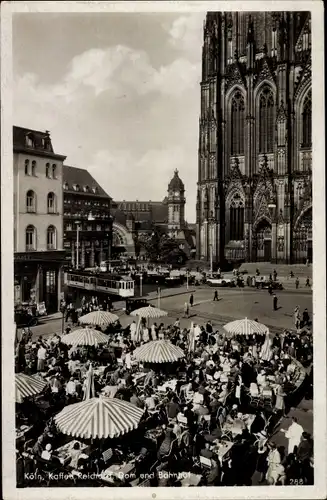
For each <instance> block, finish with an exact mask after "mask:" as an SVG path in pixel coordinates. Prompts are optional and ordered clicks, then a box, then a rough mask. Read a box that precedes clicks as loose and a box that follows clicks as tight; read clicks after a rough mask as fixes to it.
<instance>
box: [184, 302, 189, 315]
mask: <svg viewBox="0 0 327 500" xmlns="http://www.w3.org/2000/svg"><path fill="white" fill-rule="evenodd" d="M184 316H185V317H186V318H188V316H189V309H188V303H187V302H185V305H184Z"/></svg>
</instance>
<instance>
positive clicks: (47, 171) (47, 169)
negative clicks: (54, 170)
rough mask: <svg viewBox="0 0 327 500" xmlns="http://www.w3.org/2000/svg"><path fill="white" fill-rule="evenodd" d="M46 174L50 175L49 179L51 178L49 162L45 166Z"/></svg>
mask: <svg viewBox="0 0 327 500" xmlns="http://www.w3.org/2000/svg"><path fill="white" fill-rule="evenodd" d="M45 176H46V177H48V179H51V175H50V163H47V164H46V166H45Z"/></svg>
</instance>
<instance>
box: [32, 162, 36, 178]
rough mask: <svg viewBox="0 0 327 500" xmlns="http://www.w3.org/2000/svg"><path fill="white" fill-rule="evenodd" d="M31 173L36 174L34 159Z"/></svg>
mask: <svg viewBox="0 0 327 500" xmlns="http://www.w3.org/2000/svg"><path fill="white" fill-rule="evenodd" d="M32 175H34V177H35V176H36V161H34V160H33V161H32Z"/></svg>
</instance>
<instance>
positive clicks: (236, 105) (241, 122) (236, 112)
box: [231, 91, 245, 156]
mask: <svg viewBox="0 0 327 500" xmlns="http://www.w3.org/2000/svg"><path fill="white" fill-rule="evenodd" d="M244 113H245V106H244V97H243V95H242V93H241V92H240V91H237V92H235V94H234V96H233V98H232V116H231V118H232V119H231V130H232V143H231V154H232V155H233V156H234V155H243V154H244V130H245V116H244Z"/></svg>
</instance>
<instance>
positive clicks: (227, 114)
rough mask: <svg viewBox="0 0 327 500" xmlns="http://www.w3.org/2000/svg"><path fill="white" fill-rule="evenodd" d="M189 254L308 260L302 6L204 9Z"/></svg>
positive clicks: (306, 42) (306, 54)
mask: <svg viewBox="0 0 327 500" xmlns="http://www.w3.org/2000/svg"><path fill="white" fill-rule="evenodd" d="M198 159H199V160H198V192H197V203H196V219H197V258H198V259H203V260H209V258H210V254H211V252H212V254H213V256H214V261H215V262H216V263H217V264H220V265H222V263H223V262H224V261H225V260H227V261H248V262H249V261H269V262H285V263H292V262H305V261H306V259H309V261H311V260H312V193H311V182H312V179H311V174H312V164H311V163H312V138H311V15H310V12H209V13H208V14H207V17H206V20H205V23H204V31H203V51H202V81H201V112H200V120H199V154H198Z"/></svg>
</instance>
